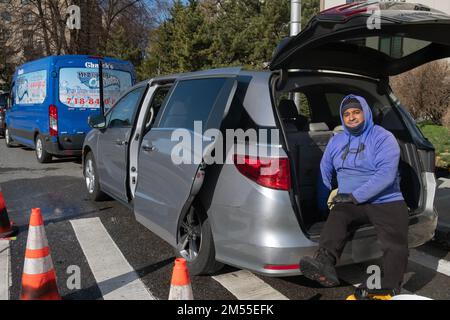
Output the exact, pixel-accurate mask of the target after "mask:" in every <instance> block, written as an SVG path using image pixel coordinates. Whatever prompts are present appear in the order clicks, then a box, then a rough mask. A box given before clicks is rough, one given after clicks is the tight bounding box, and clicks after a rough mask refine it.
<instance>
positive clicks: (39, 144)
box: [35, 135, 52, 163]
mask: <svg viewBox="0 0 450 320" xmlns="http://www.w3.org/2000/svg"><path fill="white" fill-rule="evenodd" d="M44 146H45V144H44V138H43V137H42V136H41V135H38V136H37V137H36V140H35V151H36V158H37V160H38V161H39V162H40V163H47V162H50V161H52V155H51V154H50V153H48V152H47V150H45V147H44Z"/></svg>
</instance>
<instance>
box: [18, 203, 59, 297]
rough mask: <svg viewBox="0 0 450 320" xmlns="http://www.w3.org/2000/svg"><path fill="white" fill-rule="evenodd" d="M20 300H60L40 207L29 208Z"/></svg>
mask: <svg viewBox="0 0 450 320" xmlns="http://www.w3.org/2000/svg"><path fill="white" fill-rule="evenodd" d="M20 299H21V300H61V296H60V295H59V292H58V287H57V286H56V273H55V269H54V268H53V262H52V257H51V256H50V249H49V246H48V242H47V236H46V235H45V228H44V221H43V219H42V215H41V209H39V208H35V209H32V210H31V217H30V228H29V230H28V239H27V249H26V251H25V264H24V267H23V275H22V292H21V295H20Z"/></svg>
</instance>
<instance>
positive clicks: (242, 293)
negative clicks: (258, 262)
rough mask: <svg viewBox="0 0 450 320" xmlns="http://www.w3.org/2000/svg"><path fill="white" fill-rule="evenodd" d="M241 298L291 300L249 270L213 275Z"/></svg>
mask: <svg viewBox="0 0 450 320" xmlns="http://www.w3.org/2000/svg"><path fill="white" fill-rule="evenodd" d="M212 278H213V279H214V280H216V281H217V282H219V283H220V284H221V285H222V286H223V287H225V289H227V290H228V291H230V292H231V293H232V294H233V295H234V296H235V297H236V298H238V299H239V300H289V299H288V298H287V297H286V296H284V295H283V294H281V293H280V292H278V291H277V290H275V289H274V288H272V287H271V286H269V285H268V284H267V283H265V282H264V281H263V280H261V279H260V278H258V277H257V276H255V275H254V274H252V273H251V272H249V271H246V270H240V271H236V272H230V273H226V274H222V275H219V276H213V277H212Z"/></svg>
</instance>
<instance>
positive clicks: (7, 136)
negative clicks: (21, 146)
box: [5, 128, 13, 148]
mask: <svg viewBox="0 0 450 320" xmlns="http://www.w3.org/2000/svg"><path fill="white" fill-rule="evenodd" d="M12 141H13V140H12V138H11V135H10V133H9V129H8V128H5V144H6V147H7V148H11V147H12V146H13V145H12Z"/></svg>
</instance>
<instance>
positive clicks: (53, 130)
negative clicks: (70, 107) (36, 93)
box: [48, 105, 58, 136]
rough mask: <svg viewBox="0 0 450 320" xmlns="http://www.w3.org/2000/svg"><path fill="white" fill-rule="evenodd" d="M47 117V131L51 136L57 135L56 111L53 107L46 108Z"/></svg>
mask: <svg viewBox="0 0 450 320" xmlns="http://www.w3.org/2000/svg"><path fill="white" fill-rule="evenodd" d="M48 116H49V129H50V135H51V136H57V135H58V109H57V108H56V106H54V105H50V107H49V108H48Z"/></svg>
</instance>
